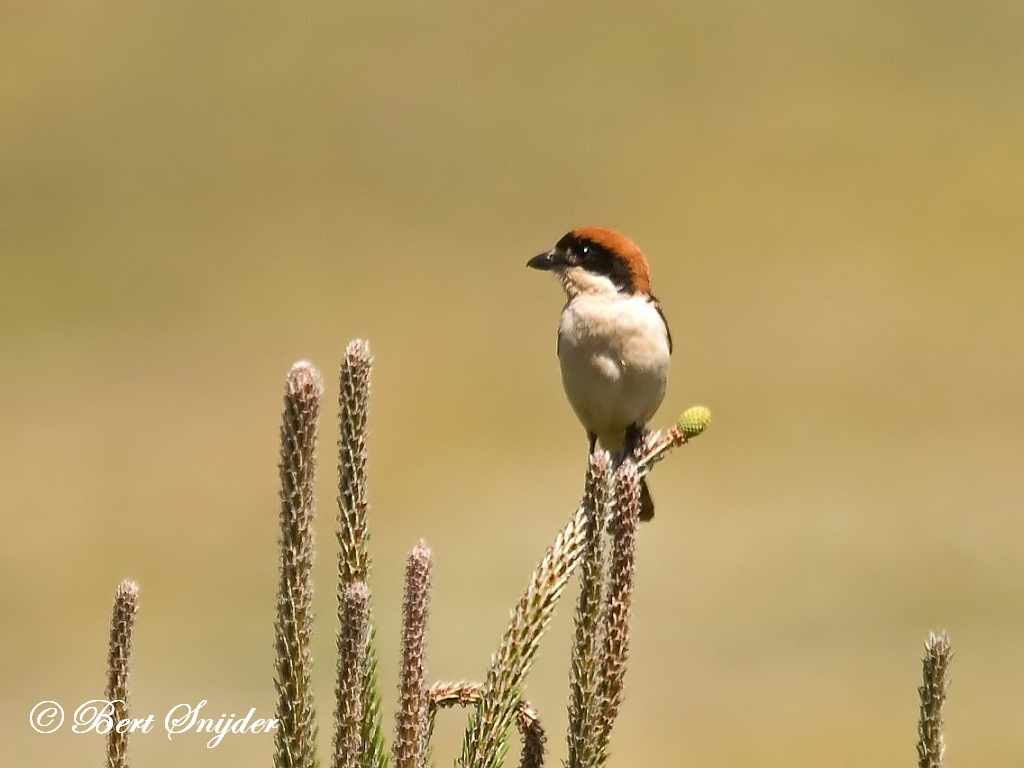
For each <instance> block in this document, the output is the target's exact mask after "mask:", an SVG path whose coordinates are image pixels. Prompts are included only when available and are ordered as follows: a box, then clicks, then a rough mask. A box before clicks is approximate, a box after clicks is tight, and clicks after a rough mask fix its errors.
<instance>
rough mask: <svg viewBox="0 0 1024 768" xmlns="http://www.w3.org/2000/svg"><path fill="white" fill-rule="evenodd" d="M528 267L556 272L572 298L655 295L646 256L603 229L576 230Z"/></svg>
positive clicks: (621, 236) (623, 237)
mask: <svg viewBox="0 0 1024 768" xmlns="http://www.w3.org/2000/svg"><path fill="white" fill-rule="evenodd" d="M526 266H528V267H531V268H533V269H543V270H547V271H549V272H554V273H555V274H556V275H558V277H559V279H560V280H561V281H562V286H563V287H564V288H565V291H566V293H567V294H568V295H569V296H570V297H572V296H575V295H578V294H581V293H607V294H614V293H624V294H628V295H633V294H649V293H650V292H651V274H650V270H649V268H648V266H647V259H645V258H644V255H643V253H642V252H641V251H640V249H639V248H637V246H636V244H635V243H634V242H633V241H632V240H630V239H629V238H628V237H625V236H624V235H620V234H619V233H618V232H614V231H612V230H610V229H604V228H603V227H581V228H580V229H574V230H573V231H572V232H569V233H568V234H567V235H565V236H564V237H563V238H562V239H561V240H559V241H558V242H557V243H556V244H555V247H554V248H552V249H551V250H550V251H547V252H546V253H541V254H539V255H537V256H534V257H533V258H532V259H530V260H529V261H528V262H526Z"/></svg>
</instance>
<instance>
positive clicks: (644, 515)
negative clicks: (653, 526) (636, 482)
mask: <svg viewBox="0 0 1024 768" xmlns="http://www.w3.org/2000/svg"><path fill="white" fill-rule="evenodd" d="M652 517H654V499H652V498H651V489H650V488H648V487H647V478H646V477H644V478H641V480H640V519H641V520H642V521H644V522H647V521H648V520H650V519H651V518H652Z"/></svg>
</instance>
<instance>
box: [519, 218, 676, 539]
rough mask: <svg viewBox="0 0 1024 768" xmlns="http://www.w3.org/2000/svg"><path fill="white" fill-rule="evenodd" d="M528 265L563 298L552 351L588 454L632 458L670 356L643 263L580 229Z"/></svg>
mask: <svg viewBox="0 0 1024 768" xmlns="http://www.w3.org/2000/svg"><path fill="white" fill-rule="evenodd" d="M526 265H527V266H528V267H532V268H533V269H541V270H547V271H549V272H554V273H555V275H556V276H557V277H558V279H559V281H560V282H561V284H562V289H563V290H564V291H565V296H566V302H565V306H564V307H563V308H562V316H561V319H560V321H559V324H558V343H557V346H556V350H557V353H558V362H559V365H560V366H561V369H562V386H563V388H564V389H565V394H566V397H567V398H568V400H569V404H570V405H571V406H572V409H573V411H575V412H576V417H577V418H578V419H579V420H580V423H581V424H582V425H583V428H584V429H585V430H586V432H587V439H588V440H589V441H590V451H591V452H593V451H594V449H595V446H596V445H597V444H598V443H600V445H601V447H602V448H604V449H606V450H608V451H610V452H612V453H613V454H614V455H617V456H618V457H619V459H620V460H621V459H622V458H625V457H627V456H630V455H632V454H633V453H634V451H635V450H636V449H637V447H638V446H639V445H640V443H641V442H642V440H643V436H644V434H645V432H646V428H647V423H648V422H649V421H650V420H651V418H652V417H653V416H654V412H655V411H657V410H658V406H660V405H661V401H662V399H663V398H664V397H665V386H666V384H667V382H668V368H669V355H670V354H671V352H672V336H671V334H670V333H669V330H668V323H667V322H666V321H665V315H664V313H663V312H662V310H661V305H660V304H658V300H657V299H655V298H654V296H653V295H652V294H651V276H650V269H649V268H648V266H647V259H645V258H644V255H643V253H642V252H641V251H640V249H639V248H638V247H637V246H636V245H635V244H634V243H633V242H632V241H631V240H629V239H628V238H626V237H624V236H623V235H620V234H619V233H618V232H613V231H612V230H610V229H604V228H602V227H583V228H581V229H574V230H573V231H572V232H569V233H568V234H567V235H565V236H564V237H563V238H562V239H561V240H559V241H558V242H557V243H556V244H555V247H554V248H552V249H551V250H550V251H547V252H545V253H542V254H539V255H538V256H534V257H533V258H532V259H530V260H529V261H528V262H527V264H526ZM640 491H641V511H640V519H641V520H650V519H651V518H652V517H653V516H654V502H653V500H652V499H651V494H650V491H649V490H648V488H647V483H646V481H642V483H641V489H640Z"/></svg>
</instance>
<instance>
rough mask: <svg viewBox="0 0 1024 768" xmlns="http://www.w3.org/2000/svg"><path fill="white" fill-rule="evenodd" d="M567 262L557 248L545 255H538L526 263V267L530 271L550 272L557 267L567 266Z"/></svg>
mask: <svg viewBox="0 0 1024 768" xmlns="http://www.w3.org/2000/svg"><path fill="white" fill-rule="evenodd" d="M568 263H569V262H568V260H567V259H566V258H565V254H564V253H562V252H561V251H560V250H558V249H557V248H552V249H551V250H550V251H548V252H547V253H539V254H537V255H536V256H534V257H533V258H532V259H530V260H529V261H528V262H526V266H528V267H530V269H544V270H549V271H550V270H552V269H557V268H558V267H564V266H566V265H567V264H568Z"/></svg>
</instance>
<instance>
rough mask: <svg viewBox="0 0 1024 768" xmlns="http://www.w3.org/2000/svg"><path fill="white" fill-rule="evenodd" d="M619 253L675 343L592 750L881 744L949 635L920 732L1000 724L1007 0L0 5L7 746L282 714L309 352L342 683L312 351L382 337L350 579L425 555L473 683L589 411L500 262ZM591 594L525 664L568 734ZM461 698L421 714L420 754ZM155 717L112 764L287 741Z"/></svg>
mask: <svg viewBox="0 0 1024 768" xmlns="http://www.w3.org/2000/svg"><path fill="white" fill-rule="evenodd" d="M584 224H600V225H604V226H609V227H613V228H615V229H619V230H621V231H623V232H625V233H626V234H628V235H629V236H630V237H631V238H632V239H634V240H635V241H636V242H637V243H639V244H640V246H641V247H642V248H643V249H644V250H645V252H646V253H647V255H648V257H649V260H650V262H651V265H652V270H653V277H654V284H655V287H656V292H657V294H658V296H659V298H660V299H661V300H662V302H663V304H664V307H665V310H666V313H667V315H668V318H669V320H670V322H671V323H672V330H673V334H674V337H675V343H676V352H675V355H674V359H673V368H672V378H671V382H670V386H669V392H668V395H667V397H666V401H665V404H664V406H663V407H662V410H661V412H660V413H659V415H658V417H657V418H656V425H657V426H664V425H666V424H668V423H670V422H671V421H672V420H673V419H674V418H675V416H676V415H677V414H678V413H679V412H680V411H682V410H683V409H684V408H685V407H687V406H689V405H692V404H694V403H702V404H706V405H708V406H709V407H710V408H711V409H712V411H713V413H714V417H715V418H714V422H713V425H712V428H711V429H710V430H709V431H708V433H707V434H705V435H704V436H702V437H701V438H700V439H699V440H698V441H696V442H695V443H693V444H692V445H690V446H687V447H686V448H684V449H682V450H681V451H679V452H677V453H676V454H675V455H673V456H672V457H671V459H670V460H669V461H668V462H666V463H665V464H662V465H660V466H659V468H658V469H657V471H656V472H655V474H654V475H653V479H652V487H653V492H654V495H655V496H656V498H657V500H658V515H657V517H656V519H655V520H654V522H653V523H652V524H651V525H649V526H645V527H644V529H643V530H642V533H641V538H640V542H639V572H638V576H637V578H638V584H637V593H636V605H635V612H634V628H635V631H634V635H633V646H632V657H631V660H630V670H629V675H628V677H627V689H626V702H625V705H624V709H623V712H622V717H621V719H620V721H619V723H618V726H617V729H616V731H615V733H614V735H613V741H612V765H616V766H652V765H690V766H707V767H710V768H716V767H719V766H721V767H722V768H726V767H728V766H741V765H742V766H765V767H766V768H767V767H769V766H788V767H793V768H798V767H801V766H822V765H833V766H893V767H894V768H895V766H907V765H913V764H914V760H915V752H914V744H915V741H916V719H917V693H916V686H917V685H918V682H919V677H920V661H919V659H920V655H921V651H922V644H923V642H924V639H925V637H926V636H927V633H928V631H929V630H931V629H939V628H945V629H948V630H949V632H950V634H951V637H952V641H953V647H954V650H955V654H956V656H955V660H954V662H953V666H952V674H953V685H952V689H951V694H950V695H951V698H950V701H949V705H948V709H947V715H948V717H947V722H948V727H947V736H948V743H949V751H948V756H949V763H950V765H953V766H956V765H985V766H989V767H990V768H998V767H999V766H1020V765H1021V764H1022V763H1024V643H1022V642H1021V637H1022V634H1024V438H1022V429H1021V427H1022V423H1024V421H1022V420H1024V11H1022V7H1021V5H1020V4H1019V3H1014V2H993V3H973V2H970V3H969V2H959V3H956V2H940V1H936V2H894V3H873V2H851V3H828V4H821V3H815V2H788V3H772V4H769V3H757V2H736V3H714V2H685V3H675V2H664V3H651V4H645V5H637V4H631V5H630V6H629V7H628V9H627V8H626V6H625V4H614V3H604V2H586V3H584V2H565V3H557V4H552V3H542V2H520V3H486V4H485V3H464V2H453V3H443V4H439V5H437V6H433V5H428V4H423V3H403V2H399V3H392V4H378V3H363V2H354V3H342V2H336V3H322V4H297V5H285V6H282V5H281V4H277V3H262V2H245V3H201V2H174V3H156V4H153V3H141V4H140V3H137V2H108V1H106V0H103V1H98V2H92V3H78V2H66V1H64V0H52V1H44V2H33V3H27V2H21V3H19V2H3V3H0V435H2V440H0V515H2V520H3V536H2V537H0V574H2V590H0V615H2V616H3V619H2V621H3V631H2V632H0V740H2V742H3V744H4V750H3V752H4V755H3V756H2V757H0V762H3V763H4V764H6V765H11V766H14V765H27V764H35V765H96V764H98V762H99V761H100V760H101V755H102V738H101V737H97V736H95V735H88V736H75V735H72V734H71V733H70V731H69V724H65V726H64V728H63V729H61V731H60V732H59V733H57V734H54V735H51V736H42V735H39V734H37V733H35V732H33V731H32V730H31V729H30V728H29V725H28V722H27V720H28V713H29V710H30V709H31V708H32V706H33V705H34V704H35V703H36V702H38V701H40V700H42V699H55V700H57V701H59V702H61V703H62V704H63V705H64V706H65V708H66V709H68V710H69V712H70V711H72V710H73V709H74V707H76V706H77V705H78V704H80V703H82V702H84V701H86V700H88V699H91V698H96V697H99V696H100V695H101V693H102V690H103V686H104V665H105V654H106V643H107V632H108V620H109V612H110V604H111V600H112V597H113V594H114V590H115V587H116V585H117V583H118V581H119V580H120V579H122V578H125V577H131V578H134V579H136V580H138V582H139V584H140V585H141V595H140V612H139V617H138V624H137V630H136V636H135V649H134V654H135V665H134V671H133V678H132V681H131V685H132V691H133V694H132V695H133V697H134V699H133V707H134V713H135V714H138V715H141V716H145V715H146V714H149V713H153V714H155V716H156V719H157V721H158V722H159V721H161V720H162V718H163V716H164V714H165V713H166V712H167V710H168V709H170V708H171V707H173V706H174V705H176V704H179V703H182V702H192V703H195V702H198V701H199V700H202V699H207V700H208V701H209V702H210V703H209V704H208V709H209V710H210V711H213V712H214V713H215V714H220V713H221V712H225V713H232V712H237V713H239V714H244V713H245V712H247V711H248V709H249V708H250V707H257V709H258V713H259V715H260V716H269V715H270V713H271V712H272V710H273V707H274V693H273V685H272V674H273V654H272V623H273V616H274V601H275V597H274V596H275V590H276V581H277V561H276V540H277V535H278V521H277V512H278V502H277V482H278V481H277V450H278V444H277V432H278V428H279V423H280V412H281V397H282V393H283V388H284V382H285V375H286V373H287V371H288V369H289V366H290V365H291V364H292V363H293V362H294V361H296V360H300V359H309V360H312V361H313V362H314V363H315V364H316V365H317V366H319V367H320V369H321V370H322V371H323V373H324V377H325V379H326V381H327V396H326V401H325V407H324V421H323V424H322V429H321V467H322V471H321V474H320V482H319V512H320V516H319V523H318V536H319V541H320V543H321V547H320V551H319V560H318V565H317V579H318V585H319V592H318V594H317V598H316V605H317V610H318V616H319V620H318V623H317V625H316V636H315V639H314V646H315V647H314V650H315V654H316V660H317V663H318V667H317V670H318V671H317V686H318V689H317V690H318V694H319V709H320V716H321V732H322V733H321V741H322V742H323V745H322V751H323V754H324V756H325V757H326V755H327V754H328V752H327V748H328V746H329V743H330V730H331V726H330V713H331V711H332V708H333V704H332V696H333V694H332V690H333V683H332V681H333V663H334V654H333V645H334V631H335V624H334V619H333V615H334V611H335V597H334V593H333V584H334V572H335V557H336V547H335V545H334V540H333V535H334V534H333V532H334V515H335V512H336V506H335V493H336V492H335V484H336V470H335V463H336V457H335V447H334V446H335V441H336V439H337V425H336V423H335V419H336V412H337V411H336V404H335V401H336V397H337V367H338V363H339V362H340V359H341V355H342V351H343V349H344V346H345V343H346V342H347V341H348V340H349V339H351V338H353V337H356V336H362V337H366V338H368V339H369V340H370V343H371V345H372V349H373V351H374V353H375V357H376V366H375V369H374V390H373V403H372V433H371V441H370V450H371V454H370V472H371V476H370V494H371V502H372V510H371V521H370V524H371V530H372V537H373V538H372V553H373V557H374V571H373V576H372V581H371V587H372V588H373V590H374V599H375V605H376V614H377V619H378V625H379V644H380V653H381V656H382V674H383V684H384V690H385V697H386V700H385V704H386V716H387V718H388V720H387V723H388V725H389V727H390V724H391V720H390V718H391V715H392V712H393V706H394V701H395V695H394V690H395V689H394V685H395V682H396V670H397V658H396V657H397V648H398V615H399V608H400V599H401V593H400V580H401V574H402V570H403V567H404V558H405V554H406V553H407V552H408V550H410V549H411V548H412V546H413V545H414V544H415V542H416V541H417V540H418V539H419V538H420V537H424V538H425V539H426V540H427V541H428V542H429V544H430V545H431V547H432V548H433V550H434V552H435V556H436V565H435V576H434V585H435V591H434V600H433V615H432V622H431V627H430V637H429V641H430V657H429V664H430V673H429V676H430V678H431V679H432V680H437V679H456V680H458V679H480V678H481V677H482V676H483V675H484V672H485V670H486V666H487V664H488V661H489V658H490V654H491V652H492V651H493V650H494V649H495V648H496V647H497V643H498V641H499V639H500V637H501V635H502V633H503V632H504V629H505V626H506V623H507V619H508V612H509V610H510V608H511V607H512V606H513V604H514V603H515V601H516V600H517V599H518V596H519V594H520V592H521V590H522V589H523V588H524V587H525V585H526V583H527V579H528V577H529V574H530V572H531V570H532V568H533V566H534V565H535V563H536V562H537V561H538V560H539V558H540V557H541V555H542V554H543V551H544V549H545V547H546V546H547V545H548V543H549V542H550V541H551V539H552V538H553V536H554V534H555V533H556V532H557V531H558V530H559V528H560V527H561V525H562V524H563V522H564V521H565V520H566V519H567V516H568V515H569V513H570V511H571V510H572V509H573V508H574V506H575V503H576V501H577V499H578V496H579V492H580V490H581V487H582V473H583V468H584V465H585V459H584V455H585V452H586V444H585V439H584V436H583V433H582V431H581V429H580V428H579V426H578V425H577V423H576V421H575V419H574V417H573V415H572V413H571V411H570V410H569V407H568V406H567V405H566V403H565V401H564V397H563V395H562V392H561V387H560V383H559V375H558V368H557V362H556V359H555V355H554V341H555V326H556V323H557V317H558V313H559V310H560V308H561V305H562V298H561V294H560V291H559V289H558V286H557V284H556V282H555V281H554V280H552V279H551V278H550V277H549V276H546V275H542V274H538V273H535V272H531V271H529V270H527V269H526V268H525V266H524V265H525V262H526V260H527V259H528V258H529V257H530V256H532V255H534V254H535V253H538V252H540V251H541V250H544V249H547V248H548V247H550V245H551V244H552V243H553V242H554V241H555V240H556V239H557V238H558V237H559V236H561V235H562V234H563V233H564V232H565V231H567V230H568V229H570V228H572V227H576V226H580V225H584ZM574 599H575V597H574V590H573V591H572V592H570V593H568V594H567V598H566V600H565V601H564V602H563V604H562V606H561V609H560V613H559V616H558V619H557V621H556V622H555V625H554V627H553V629H552V631H551V633H550V634H549V635H548V636H547V638H546V639H545V642H544V644H543V646H542V649H541V659H540V662H539V663H538V665H537V666H536V668H535V670H534V672H533V673H532V675H531V677H530V678H529V681H528V689H527V694H528V697H529V699H530V700H531V701H532V702H533V704H534V705H535V706H536V707H537V708H538V709H539V711H540V714H541V716H542V718H543V720H544V722H545V724H546V725H547V727H548V733H549V743H550V747H551V757H550V762H551V764H552V765H557V764H558V762H559V760H560V758H561V756H563V755H564V754H565V746H564V726H565V719H566V718H565V702H566V698H567V669H568V656H569V644H570V643H569V636H570V633H571V625H572V611H573V601H574ZM463 718H464V716H463V715H462V714H458V713H446V714H445V715H444V716H443V717H442V724H441V726H440V727H439V731H438V745H437V755H438V757H439V763H440V764H442V765H445V764H450V762H451V759H452V758H453V757H454V755H455V754H456V753H457V750H458V745H459V741H460V738H461V735H460V734H461V730H462V724H463V722H464V719H463ZM204 741H205V740H204V739H201V738H199V737H197V736H195V735H183V736H179V737H177V738H176V739H175V740H173V741H169V740H168V739H167V738H166V736H165V735H164V734H163V733H162V732H161V731H160V730H159V727H158V729H157V730H155V731H154V732H153V733H151V734H149V735H146V736H137V737H134V738H133V739H132V742H131V755H132V759H133V760H134V762H135V764H136V765H139V766H146V767H148V768H158V767H160V766H185V765H188V766H228V767H231V766H258V765H264V766H266V765H270V764H271V756H272V751H273V747H272V738H271V737H270V736H269V735H266V736H244V737H241V736H234V737H228V738H226V739H225V740H224V741H223V742H222V743H221V745H220V746H219V747H217V748H216V749H213V750H211V749H207V748H206V747H205V745H204Z"/></svg>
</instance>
